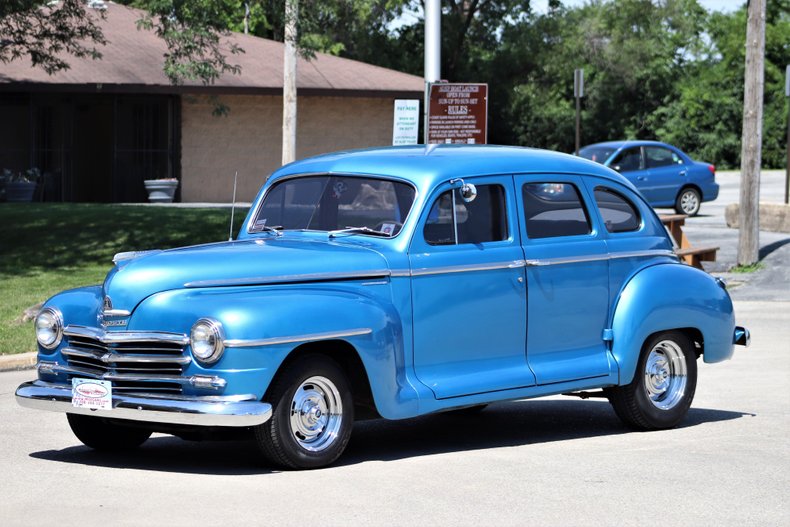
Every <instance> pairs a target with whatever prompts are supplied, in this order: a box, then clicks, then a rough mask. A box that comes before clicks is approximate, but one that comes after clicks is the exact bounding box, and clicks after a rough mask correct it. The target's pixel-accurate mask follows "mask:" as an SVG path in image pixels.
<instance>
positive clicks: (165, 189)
mask: <svg viewBox="0 0 790 527" xmlns="http://www.w3.org/2000/svg"><path fill="white" fill-rule="evenodd" d="M144 183H145V189H146V190H147V191H148V201H150V202H151V203H171V202H172V201H173V196H175V195H176V188H178V180H177V179H146V180H145V181H144Z"/></svg>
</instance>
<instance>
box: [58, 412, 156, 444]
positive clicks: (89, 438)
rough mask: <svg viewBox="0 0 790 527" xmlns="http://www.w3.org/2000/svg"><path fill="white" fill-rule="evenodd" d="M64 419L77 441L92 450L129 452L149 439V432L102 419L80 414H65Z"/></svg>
mask: <svg viewBox="0 0 790 527" xmlns="http://www.w3.org/2000/svg"><path fill="white" fill-rule="evenodd" d="M66 417H67V418H68V420H69V426H70V427H71V431H72V432H74V435H75V436H77V439H79V440H80V441H82V443H83V444H84V445H85V446H88V447H90V448H92V449H94V450H103V451H122V450H131V449H133V448H137V447H139V446H140V445H142V444H143V443H145V441H146V440H147V439H148V438H149V437H151V431H150V430H145V429H144V428H134V427H130V426H122V425H118V424H115V423H113V422H112V420H109V419H104V418H102V417H93V416H90V415H80V414H66Z"/></svg>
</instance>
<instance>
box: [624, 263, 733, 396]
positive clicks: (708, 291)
mask: <svg viewBox="0 0 790 527" xmlns="http://www.w3.org/2000/svg"><path fill="white" fill-rule="evenodd" d="M611 327H612V337H613V338H612V355H613V356H614V358H615V360H616V361H617V364H618V366H619V371H620V378H619V384H621V385H623V384H628V383H630V382H631V380H632V379H633V377H634V371H635V370H636V364H637V361H638V360H639V353H640V351H641V349H642V345H643V344H644V342H645V341H646V340H647V338H648V337H649V336H650V335H652V334H654V333H656V332H659V331H666V330H672V329H680V328H694V329H697V330H699V331H700V333H702V337H703V341H704V355H703V358H704V361H705V362H719V361H723V360H726V359H729V358H730V357H732V354H733V331H734V329H735V315H734V313H733V309H732V301H731V300H730V295H729V294H727V291H726V290H725V289H724V288H723V287H721V286H720V285H719V284H718V283H717V282H716V280H715V279H714V278H713V277H712V276H710V275H709V274H707V273H705V272H704V271H700V270H699V269H695V268H693V267H690V266H688V265H683V264H677V263H667V264H659V265H654V266H651V267H648V268H646V269H643V270H642V271H640V272H638V273H637V274H636V275H634V276H633V277H632V278H631V280H629V281H628V283H627V284H626V285H625V287H623V290H622V291H621V292H620V295H619V297H618V300H617V303H616V306H615V309H614V315H613V318H612V326H611Z"/></svg>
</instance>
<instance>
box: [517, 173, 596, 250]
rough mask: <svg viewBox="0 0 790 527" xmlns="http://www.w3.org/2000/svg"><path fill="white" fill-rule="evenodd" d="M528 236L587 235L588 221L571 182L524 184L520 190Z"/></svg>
mask: <svg viewBox="0 0 790 527" xmlns="http://www.w3.org/2000/svg"><path fill="white" fill-rule="evenodd" d="M522 196H523V200H524V215H525V216H526V217H525V220H526V228H527V237H529V238H551V237H555V236H578V235H581V234H589V233H590V232H591V230H590V220H589V216H588V215H587V210H586V209H585V208H584V204H583V203H582V200H581V196H580V195H579V191H578V189H577V188H576V187H575V186H574V185H572V184H570V183H527V184H525V185H524V187H523V189H522Z"/></svg>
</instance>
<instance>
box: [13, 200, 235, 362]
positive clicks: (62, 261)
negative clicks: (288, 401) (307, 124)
mask: <svg viewBox="0 0 790 527" xmlns="http://www.w3.org/2000/svg"><path fill="white" fill-rule="evenodd" d="M246 213H247V211H246V209H240V210H237V211H236V221H235V222H234V223H235V229H234V233H238V229H239V227H240V225H241V223H242V221H243V219H244V216H245V215H246ZM229 221H230V209H226V208H217V209H188V208H180V207H147V206H133V205H111V204H60V203H58V204H49V203H0V355H5V354H11V353H24V352H26V351H35V349H36V346H35V338H34V337H33V324H32V322H26V323H23V322H21V317H22V314H23V312H24V310H25V309H26V308H28V307H30V306H33V305H35V304H37V303H39V302H43V301H44V300H46V299H47V298H49V297H50V296H52V295H54V294H55V293H57V292H59V291H63V290H64V289H72V288H74V287H81V286H85V285H91V284H98V283H101V282H102V281H103V280H104V275H105V274H106V273H107V271H109V270H110V269H111V267H112V257H113V255H114V254H115V253H117V252H121V251H135V250H145V249H166V248H170V247H179V246H184V245H193V244H198V243H206V242H212V241H220V240H226V239H227V237H228V222H229Z"/></svg>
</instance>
